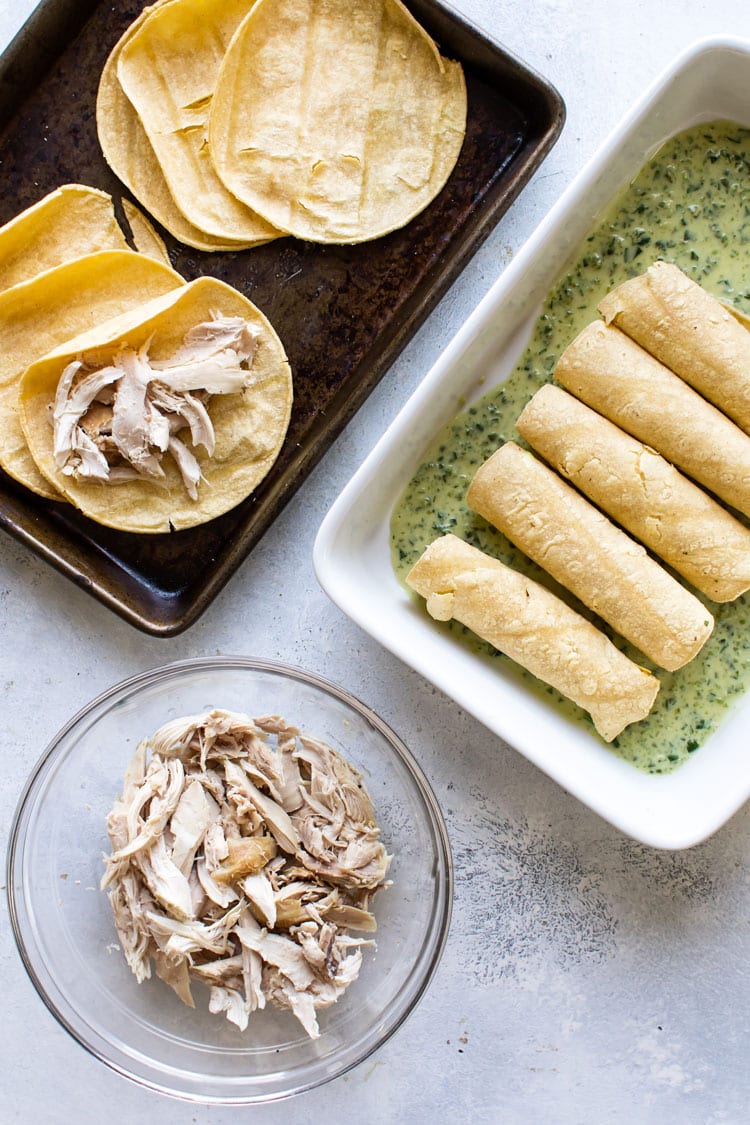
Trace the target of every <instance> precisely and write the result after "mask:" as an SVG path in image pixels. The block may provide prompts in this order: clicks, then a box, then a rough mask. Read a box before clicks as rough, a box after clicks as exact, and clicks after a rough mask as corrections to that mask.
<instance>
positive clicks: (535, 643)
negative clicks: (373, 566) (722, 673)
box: [406, 535, 659, 742]
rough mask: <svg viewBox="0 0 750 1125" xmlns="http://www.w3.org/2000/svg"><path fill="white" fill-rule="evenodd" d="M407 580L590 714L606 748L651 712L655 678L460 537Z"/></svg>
mask: <svg viewBox="0 0 750 1125" xmlns="http://www.w3.org/2000/svg"><path fill="white" fill-rule="evenodd" d="M406 581H407V583H408V584H409V586H411V587H412V589H413V590H415V591H416V592H417V593H418V594H421V595H422V597H424V598H426V599H427V611H428V613H429V614H430V615H431V616H432V617H434V618H435V619H436V620H437V621H449V620H451V619H455V620H456V621H460V622H461V623H462V624H463V625H465V626H466V627H467V628H468V629H471V630H472V632H474V633H476V634H477V636H479V637H481V638H482V639H483V640H486V641H488V642H489V643H490V644H491V645H493V646H494V647H495V648H496V649H498V650H499V651H500V652H503V653H505V655H506V656H509V657H510V658H511V660H515V661H516V662H517V663H518V664H520V665H521V666H522V667H523V668H526V669H527V670H528V671H529V672H531V673H532V675H534V676H536V677H537V678H538V679H540V680H542V681H543V682H544V683H546V684H550V685H551V686H552V687H554V688H555V689H556V690H557V691H559V692H561V693H562V694H563V695H564V696H566V697H567V698H568V699H572V700H573V702H574V703H576V704H578V706H579V707H582V708H583V709H584V710H586V711H588V712H589V714H590V715H591V718H592V720H593V722H594V726H595V727H596V729H597V730H598V732H599V734H600V735H601V736H602V738H603V739H604V740H605V741H606V742H611V741H612V739H613V738H616V737H617V735H618V734H619V733H620V732H621V731H622V730H623V729H624V728H625V727H626V726H628V725H629V724H630V723H634V722H637V721H638V720H639V719H643V718H645V717H646V715H647V714H648V713H649V711H650V710H651V707H652V706H653V703H654V700H655V698H656V695H657V692H658V691H659V681H658V679H657V678H656V677H655V676H653V675H651V673H650V672H647V671H646V670H645V669H644V668H641V667H639V666H638V665H637V664H635V663H634V662H633V661H632V660H629V659H628V657H627V656H625V655H624V654H623V653H622V652H620V651H619V649H617V648H615V646H614V645H613V644H612V642H611V641H610V640H608V638H607V637H605V635H604V634H603V633H602V632H600V630H599V629H597V628H596V627H595V626H594V625H592V624H591V622H590V621H587V620H586V619H585V618H584V617H582V616H581V615H580V614H578V613H576V612H575V611H574V610H573V609H571V608H570V606H567V605H566V604H565V602H563V601H561V600H560V599H559V598H557V597H555V595H554V594H552V593H551V592H550V591H549V590H547V589H545V588H544V587H543V586H540V585H539V584H538V583H537V582H533V581H532V580H531V579H529V578H526V577H525V576H524V575H522V574H519V573H518V572H517V571H515V570H513V569H512V568H510V567H507V566H505V565H504V564H503V563H501V562H499V561H498V560H497V559H493V558H491V557H490V556H489V555H486V554H484V552H482V551H479V550H477V548H476V547H472V546H470V545H469V544H468V543H465V542H464V541H463V540H461V539H458V538H457V537H456V536H455V535H444V536H443V537H442V538H440V539H436V540H435V541H434V542H433V543H431V544H430V546H429V547H427V549H426V550H425V551H424V553H423V554H422V556H421V557H420V558H419V559H418V560H417V562H416V564H415V565H414V567H413V568H412V569H411V571H410V572H409V574H408V575H407V577H406Z"/></svg>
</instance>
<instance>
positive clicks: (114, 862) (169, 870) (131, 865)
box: [102, 710, 390, 1038]
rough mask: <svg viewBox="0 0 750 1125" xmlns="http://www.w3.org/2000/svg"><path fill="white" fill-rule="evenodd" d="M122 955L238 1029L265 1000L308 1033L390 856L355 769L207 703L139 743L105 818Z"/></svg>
mask: <svg viewBox="0 0 750 1125" xmlns="http://www.w3.org/2000/svg"><path fill="white" fill-rule="evenodd" d="M107 830H108V833H109V838H110V841H111V844H112V853H111V855H109V856H107V857H105V874H104V877H103V879H102V888H108V889H109V898H110V902H111V904H112V909H113V912H114V917H115V925H116V927H117V932H118V934H119V937H120V943H121V946H122V949H123V952H124V954H125V957H126V959H127V962H128V964H129V966H130V968H131V969H132V971H133V973H134V974H135V976H136V977H137V979H138V981H143V980H145V979H146V978H148V977H150V976H151V966H152V963H153V966H154V969H155V971H156V974H157V976H159V977H160V978H161V979H162V980H163V981H165V982H166V983H167V984H169V985H170V986H171V987H172V988H173V989H174V990H175V992H176V993H177V995H178V996H179V997H180V999H181V1000H183V1001H184V1003H185V1004H188V1005H189V1006H190V1007H194V1001H193V997H192V992H191V982H193V981H198V982H201V983H203V984H205V985H207V986H208V987H209V989H210V1000H209V1008H210V1011H212V1012H225V1013H226V1016H227V1019H229V1020H231V1021H232V1023H235V1024H236V1025H237V1026H238V1027H239V1028H240V1029H243V1030H244V1028H245V1027H246V1026H247V1023H248V1020H249V1018H250V1015H251V1013H252V1012H254V1011H255V1010H256V1009H258V1008H263V1007H265V1005H266V1003H267V1002H270V1003H271V1004H274V1005H276V1006H278V1007H282V1008H289V1009H291V1011H292V1012H293V1013H294V1015H295V1016H296V1017H297V1019H298V1020H299V1021H300V1023H301V1024H302V1026H303V1027H304V1028H305V1030H306V1031H307V1033H308V1034H309V1035H310V1036H311V1037H312V1038H317V1037H318V1035H319V1028H318V1022H317V1017H316V1012H317V1010H318V1009H319V1008H327V1007H329V1006H330V1005H331V1004H333V1003H335V1001H336V1000H337V999H338V997H339V996H340V995H341V993H342V992H343V991H344V989H345V988H346V987H347V985H348V984H350V983H351V981H353V980H354V979H355V978H356V976H357V974H358V973H359V969H360V965H361V961H362V952H361V947H362V946H364V945H372V944H373V942H372V940H371V939H366V938H362V937H352V936H351V935H350V933H349V931H351V930H355V931H360V932H362V933H372V932H374V931H375V929H376V923H375V918H374V916H373V915H372V913H371V912H370V908H369V907H370V898H371V896H372V894H373V893H374V892H375V891H376V890H377V889H378V888H379V887H382V886H384V885H385V880H386V872H387V870H388V864H389V862H390V856H388V855H387V854H386V851H385V848H384V846H383V844H382V843H381V842H380V839H379V829H378V826H377V824H376V821H375V816H374V812H373V808H372V804H371V803H370V798H369V797H368V795H367V793H366V791H365V789H364V787H363V785H362V780H361V778H360V776H359V774H358V773H357V771H356V770H355V769H354V768H353V767H352V766H350V765H349V764H348V763H347V762H346V761H344V759H343V758H342V757H341V756H340V755H339V754H337V753H336V752H335V751H334V750H333V749H332V748H331V747H330V746H327V745H326V743H324V742H320V741H319V740H318V739H315V738H309V737H308V736H306V735H304V734H301V733H300V732H299V730H298V729H297V728H296V727H293V726H290V725H289V724H288V723H286V722H285V721H284V720H283V719H281V718H279V717H278V716H266V717H264V718H259V719H250V718H248V717H247V716H246V715H240V714H235V713H233V712H230V711H220V710H215V711H211V712H208V713H206V714H202V715H192V716H189V717H187V718H180V719H175V720H173V721H171V722H168V723H166V724H165V725H164V726H163V727H161V728H160V729H159V730H158V731H157V732H156V734H154V735H153V736H152V737H151V738H150V739H147V740H145V741H144V742H142V743H141V744H140V745H139V747H138V749H137V751H136V754H135V757H134V758H133V761H132V762H131V764H130V767H129V768H128V771H127V773H126V775H125V780H124V787H123V792H122V796H121V797H119V798H118V800H117V801H116V802H115V804H114V806H113V808H112V811H111V812H110V814H109V817H108V819H107Z"/></svg>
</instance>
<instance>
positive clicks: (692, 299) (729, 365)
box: [599, 262, 750, 432]
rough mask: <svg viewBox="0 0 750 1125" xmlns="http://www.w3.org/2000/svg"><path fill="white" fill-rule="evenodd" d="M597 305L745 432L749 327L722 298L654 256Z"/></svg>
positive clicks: (748, 424) (749, 407)
mask: <svg viewBox="0 0 750 1125" xmlns="http://www.w3.org/2000/svg"><path fill="white" fill-rule="evenodd" d="M599 311H600V313H601V314H602V316H603V317H604V320H605V321H606V323H607V324H614V325H616V327H617V328H620V329H621V330H622V331H623V332H625V333H627V335H628V336H630V337H631V339H633V340H635V341H636V343H638V344H640V346H641V347H642V348H645V349H646V351H647V352H649V353H650V354H651V355H653V356H655V357H656V359H658V360H660V362H661V363H663V364H665V365H666V366H667V367H669V368H670V370H671V371H674V372H675V373H676V374H677V375H679V376H680V378H681V379H684V380H685V382H686V383H689V384H690V386H691V387H694V388H695V390H696V391H699V392H700V394H702V395H703V396H704V398H707V399H708V400H709V402H713V403H714V405H715V406H717V407H718V408H719V410H721V411H722V412H723V413H724V414H726V415H728V417H730V418H732V419H733V420H734V421H735V422H736V423H737V425H738V426H741V427H742V429H743V430H745V431H746V432H750V332H748V330H747V328H746V327H745V326H744V325H743V324H742V323H741V322H740V319H739V317H738V316H737V315H735V314H733V313H732V311H731V310H730V309H728V308H727V307H726V306H725V305H723V304H722V303H721V301H719V300H718V299H717V298H716V297H714V296H713V295H712V294H711V293H708V292H706V290H705V289H703V288H701V286H700V285H697V284H696V283H695V282H694V281H692V280H691V279H690V278H689V277H687V276H686V275H685V274H684V273H683V272H682V270H681V269H679V268H678V267H677V266H674V265H672V264H671V263H669V262H655V263H654V265H653V266H650V267H649V269H648V270H647V271H646V273H645V274H642V275H641V276H640V277H634V278H631V279H630V280H629V281H625V282H623V284H622V285H618V286H617V288H616V289H613V290H612V292H611V293H608V294H607V296H606V297H605V298H604V300H603V301H602V302H601V304H600V305H599Z"/></svg>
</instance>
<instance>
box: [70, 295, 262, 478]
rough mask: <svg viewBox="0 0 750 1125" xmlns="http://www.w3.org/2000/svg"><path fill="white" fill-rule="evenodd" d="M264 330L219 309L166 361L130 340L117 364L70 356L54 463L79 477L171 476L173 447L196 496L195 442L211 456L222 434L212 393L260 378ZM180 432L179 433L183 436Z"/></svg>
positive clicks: (242, 386) (238, 387) (232, 391)
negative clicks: (166, 459) (257, 357)
mask: <svg viewBox="0 0 750 1125" xmlns="http://www.w3.org/2000/svg"><path fill="white" fill-rule="evenodd" d="M256 344H257V331H256V329H254V328H253V327H252V326H251V325H250V324H248V323H247V321H244V320H242V318H241V317H221V316H216V317H214V318H213V319H212V320H210V321H206V322H204V323H201V324H197V325H196V326H195V327H194V328H192V329H191V330H190V332H188V334H187V336H186V337H185V339H184V341H183V343H182V345H181V347H179V348H178V349H177V351H176V352H174V353H173V355H172V356H170V357H169V359H167V360H163V361H160V362H158V363H157V362H155V361H153V360H151V359H149V356H148V348H149V345H148V344H147V345H146V346H145V347H143V348H141V349H140V351H134V350H133V349H132V348H127V347H123V348H121V349H120V350H119V352H118V353H117V355H116V356H115V358H114V360H113V362H112V364H111V365H109V366H107V367H103V368H93V367H88V366H86V365H85V364H84V363H83V361H82V360H80V359H77V360H74V361H73V362H72V363H69V364H68V365H67V367H66V368H65V370H64V371H63V373H62V375H61V377H60V382H59V383H58V387H57V393H56V396H55V403H54V409H53V425H54V454H55V463H56V465H57V467H58V469H60V471H61V472H63V473H65V474H66V475H67V476H72V477H74V478H75V479H76V480H100V481H122V480H135V479H138V478H143V479H148V480H152V481H160V480H162V479H163V478H164V469H163V467H162V463H161V462H162V457H163V456H164V454H165V453H167V452H168V453H170V454H171V455H172V458H173V459H174V462H175V464H176V465H177V468H178V469H179V472H180V475H181V476H182V480H183V483H184V485H185V488H186V490H187V492H188V495H189V496H190V498H191V499H192V500H197V499H198V484H199V482H200V480H201V470H200V465H199V463H198V460H197V458H196V456H195V454H194V453H193V451H192V449H190V448H189V446H188V445H187V444H186V442H185V440H183V439H184V437H185V436H186V435H185V434H184V433H183V431H188V432H189V434H190V442H191V444H192V447H193V449H197V448H198V447H199V446H203V448H204V449H205V450H206V453H207V454H208V455H209V456H211V455H212V454H213V452H214V445H215V435H214V428H213V425H212V422H211V418H210V416H209V413H208V409H207V404H208V402H209V400H210V398H211V396H212V395H223V394H237V393H239V392H240V391H243V390H244V389H245V388H246V387H249V386H251V385H252V383H253V382H254V375H253V373H252V359H253V355H254V353H255V349H256ZM178 435H179V436H178Z"/></svg>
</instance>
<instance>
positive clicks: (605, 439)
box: [517, 383, 750, 602]
mask: <svg viewBox="0 0 750 1125" xmlns="http://www.w3.org/2000/svg"><path fill="white" fill-rule="evenodd" d="M517 425H518V432H519V433H520V434H521V436H522V437H523V438H525V439H526V441H527V442H528V443H529V445H531V446H532V447H533V448H534V449H535V450H536V451H537V452H538V453H540V454H541V456H542V457H544V459H545V460H546V461H548V462H549V464H550V465H551V466H552V467H553V468H554V469H556V470H557V471H558V472H559V473H562V475H563V476H564V477H566V478H567V479H568V480H570V481H572V483H573V484H574V485H575V486H576V487H577V488H579V489H580V490H581V492H583V493H584V494H585V495H586V496H588V497H589V499H590V500H592V501H593V502H594V503H595V504H597V505H598V506H599V507H600V508H601V509H602V510H603V511H604V512H606V513H607V514H608V515H609V516H611V517H612V519H614V520H616V521H617V522H618V523H619V524H620V525H621V526H622V527H624V528H626V529H627V530H628V531H629V532H631V533H632V534H633V535H634V536H636V538H637V539H640V541H641V542H642V543H645V545H646V546H647V547H649V548H650V549H651V550H652V551H653V552H654V554H656V555H658V556H659V558H661V559H663V560H664V562H666V563H668V564H669V566H671V567H673V568H674V569H675V570H676V571H677V573H678V574H681V575H682V577H683V578H686V579H687V580H688V582H691V583H692V584H693V586H695V587H696V589H698V590H700V591H701V593H703V594H705V595H706V596H707V597H709V598H712V599H713V600H714V601H717V602H728V601H732V600H733V599H734V598H738V597H739V596H740V594H742V593H744V591H745V590H747V589H749V588H750V531H749V530H748V529H747V528H746V527H744V526H743V525H742V524H741V523H740V522H739V521H738V520H736V519H734V518H733V517H732V516H731V515H730V514H729V512H727V511H726V509H725V508H722V506H721V505H720V504H717V503H716V501H715V500H713V499H712V498H711V497H710V496H709V495H708V494H707V493H705V492H704V491H703V490H702V489H701V488H698V486H697V485H695V484H693V482H692V481H690V480H688V479H687V477H684V476H683V475H682V474H681V473H679V472H678V471H677V469H675V468H674V466H673V465H670V463H669V462H668V461H665V459H664V458H663V457H661V456H660V455H659V454H658V453H656V452H655V451H654V450H653V449H649V448H648V447H647V446H645V445H644V444H643V443H642V442H640V441H638V440H637V439H636V438H633V437H631V436H630V435H629V434H626V433H625V431H624V430H621V429H620V428H619V427H618V426H615V425H614V424H613V423H612V422H610V421H608V420H607V419H606V418H603V417H602V416H601V415H600V414H597V413H596V411H595V410H591V409H590V408H589V407H588V406H586V405H585V404H584V403H582V402H579V401H578V399H577V398H574V397H573V396H572V395H569V394H568V393H567V392H566V391H564V390H562V389H561V388H560V387H555V386H553V385H552V384H551V383H548V384H547V385H546V386H544V387H542V388H541V389H540V390H539V391H537V393H536V394H535V395H534V397H533V398H532V399H531V401H530V402H529V403H528V404H527V405H526V407H525V409H524V410H523V412H522V413H521V415H520V417H519V419H518V423H517Z"/></svg>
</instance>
